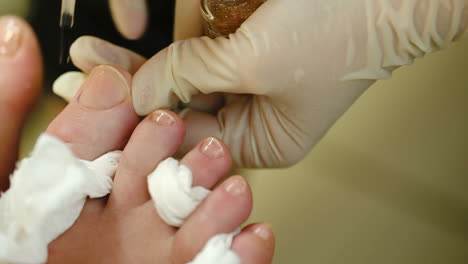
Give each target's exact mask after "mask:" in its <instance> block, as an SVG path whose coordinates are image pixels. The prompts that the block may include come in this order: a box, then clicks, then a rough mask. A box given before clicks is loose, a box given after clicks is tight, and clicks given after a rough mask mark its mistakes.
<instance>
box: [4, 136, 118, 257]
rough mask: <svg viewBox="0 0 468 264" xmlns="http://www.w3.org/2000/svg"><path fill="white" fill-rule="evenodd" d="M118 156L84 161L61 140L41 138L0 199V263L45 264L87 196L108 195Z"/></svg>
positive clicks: (113, 153) (116, 153) (116, 154)
mask: <svg viewBox="0 0 468 264" xmlns="http://www.w3.org/2000/svg"><path fill="white" fill-rule="evenodd" d="M120 156H121V154H120V152H119V151H114V152H110V153H107V154H105V155H103V156H101V157H100V158H98V159H96V160H95V161H84V160H80V159H78V158H77V157H75V156H74V155H73V153H72V151H71V150H70V149H69V148H68V146H67V145H66V144H65V143H64V142H62V141H61V140H59V139H57V138H55V137H53V136H51V135H48V134H43V135H41V137H40V138H39V139H38V141H37V143H36V146H35V148H34V150H33V152H32V154H31V155H30V156H29V157H28V158H25V159H24V160H22V161H21V162H20V163H18V168H17V169H16V171H15V172H14V173H13V175H12V176H11V187H10V189H9V190H8V191H6V192H5V193H4V194H3V195H2V196H1V197H0V261H6V262H10V263H45V262H46V261H47V248H48V244H49V243H50V242H52V241H53V240H54V239H56V238H57V237H58V236H60V235H61V234H63V233H64V232H65V231H66V230H67V229H69V228H70V227H71V226H72V225H73V223H74V222H75V221H76V219H77V218H78V216H79V215H80V213H81V210H82V209H83V206H84V204H85V202H86V198H87V197H90V198H98V197H103V196H105V195H107V194H108V193H109V192H110V190H111V188H112V177H113V176H114V173H115V171H116V169H117V165H118V161H119V159H120Z"/></svg>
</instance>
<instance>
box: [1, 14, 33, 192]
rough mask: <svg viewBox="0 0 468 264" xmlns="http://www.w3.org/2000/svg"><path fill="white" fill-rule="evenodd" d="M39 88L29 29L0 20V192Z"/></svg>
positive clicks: (10, 19) (17, 20) (7, 18)
mask: <svg viewBox="0 0 468 264" xmlns="http://www.w3.org/2000/svg"><path fill="white" fill-rule="evenodd" d="M41 86H42V60H41V55H40V50H39V45H38V42H37V39H36V36H35V35H34V32H33V31H32V29H31V28H30V26H29V25H28V24H27V23H26V22H24V21H23V20H22V19H20V18H17V17H13V16H4V17H1V18H0V120H1V122H0V146H1V147H0V191H4V190H5V189H7V188H8V176H9V175H10V173H11V172H12V171H13V169H14V165H15V162H16V160H17V159H18V141H19V137H20V135H21V128H22V126H23V123H24V121H25V118H26V116H27V114H28V113H29V111H30V110H31V109H32V106H33V104H34V103H35V102H36V100H37V98H38V96H39V93H40V91H41Z"/></svg>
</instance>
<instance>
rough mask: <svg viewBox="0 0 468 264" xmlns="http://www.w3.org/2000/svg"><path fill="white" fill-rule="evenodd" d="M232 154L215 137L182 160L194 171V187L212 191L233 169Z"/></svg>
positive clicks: (207, 139) (182, 162)
mask: <svg viewBox="0 0 468 264" xmlns="http://www.w3.org/2000/svg"><path fill="white" fill-rule="evenodd" d="M231 162H232V161H231V153H230V152H229V149H228V148H227V147H226V145H225V144H224V143H223V142H222V141H221V140H220V139H217V138H215V137H209V138H206V139H205V140H203V141H202V142H200V143H199V144H198V145H197V146H196V147H195V148H194V149H192V151H190V152H189V153H187V155H185V157H184V158H183V159H182V160H181V164H183V165H185V166H187V167H188V168H189V169H190V170H191V171H192V176H193V184H192V185H193V186H203V187H205V188H207V189H211V188H212V187H213V186H214V185H215V184H216V183H217V182H218V181H219V180H220V179H221V178H222V177H223V176H224V175H226V174H227V173H228V172H229V170H230V169H231Z"/></svg>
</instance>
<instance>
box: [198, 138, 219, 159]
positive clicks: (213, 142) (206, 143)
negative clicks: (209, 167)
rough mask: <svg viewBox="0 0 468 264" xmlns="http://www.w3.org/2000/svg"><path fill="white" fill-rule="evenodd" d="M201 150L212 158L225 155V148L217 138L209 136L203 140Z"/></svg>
mask: <svg viewBox="0 0 468 264" xmlns="http://www.w3.org/2000/svg"><path fill="white" fill-rule="evenodd" d="M200 150H201V152H202V153H203V154H205V155H206V156H207V157H208V158H210V159H217V158H220V157H222V156H224V148H223V145H221V142H219V140H218V139H217V138H214V137H209V138H207V139H205V140H203V142H202V144H201V145H200Z"/></svg>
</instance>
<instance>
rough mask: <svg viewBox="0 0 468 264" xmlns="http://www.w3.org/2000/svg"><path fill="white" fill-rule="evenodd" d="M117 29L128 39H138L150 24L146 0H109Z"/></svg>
mask: <svg viewBox="0 0 468 264" xmlns="http://www.w3.org/2000/svg"><path fill="white" fill-rule="evenodd" d="M109 5H110V10H111V14H112V18H113V19H114V23H115V25H116V27H117V30H118V31H119V32H120V33H121V34H122V35H123V36H124V37H126V38H127V39H132V40H134V39H138V38H140V37H141V36H142V35H143V34H144V33H145V30H146V26H147V24H148V7H147V4H146V0H109Z"/></svg>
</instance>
